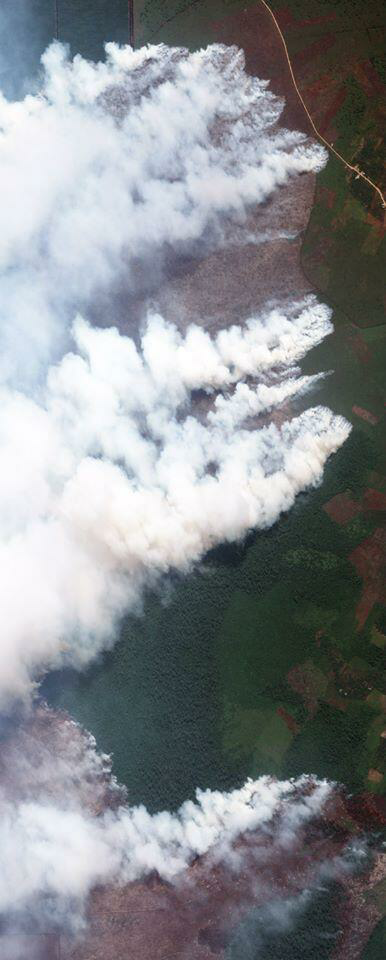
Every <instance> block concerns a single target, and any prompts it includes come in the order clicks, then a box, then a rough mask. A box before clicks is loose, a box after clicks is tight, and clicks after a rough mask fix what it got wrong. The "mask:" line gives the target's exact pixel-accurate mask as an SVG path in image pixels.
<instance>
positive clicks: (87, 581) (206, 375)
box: [0, 299, 348, 703]
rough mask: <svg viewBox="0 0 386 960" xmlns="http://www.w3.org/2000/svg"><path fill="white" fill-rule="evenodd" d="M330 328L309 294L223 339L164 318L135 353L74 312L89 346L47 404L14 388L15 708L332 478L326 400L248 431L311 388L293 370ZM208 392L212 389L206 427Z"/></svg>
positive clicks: (7, 579)
mask: <svg viewBox="0 0 386 960" xmlns="http://www.w3.org/2000/svg"><path fill="white" fill-rule="evenodd" d="M330 329H331V327H330V323H329V319H328V311H327V310H326V308H324V307H321V306H320V305H318V304H317V303H316V302H315V301H314V300H313V299H310V300H307V301H306V302H305V303H303V304H298V305H297V306H294V307H293V310H292V316H290V317H288V316H286V315H285V314H284V313H281V312H280V311H279V310H278V309H275V310H273V311H270V312H269V313H268V314H267V315H266V316H263V317H260V318H256V319H252V320H251V321H250V322H249V323H248V324H247V326H246V327H245V328H243V329H242V328H239V327H238V328H236V327H233V328H230V329H228V330H223V331H221V332H220V333H219V334H218V335H217V337H216V338H215V339H211V338H210V337H209V336H208V334H206V333H205V332H204V331H203V330H202V329H200V328H197V327H190V328H189V329H188V331H187V333H186V336H185V337H183V336H181V335H180V334H179V333H178V331H177V330H176V328H175V327H173V326H171V325H169V324H167V323H166V322H165V321H164V320H163V319H162V318H161V317H159V316H153V317H150V318H149V321H148V325H147V328H146V330H145V332H144V334H143V337H142V341H141V348H140V349H139V350H137V349H136V347H135V345H134V342H133V341H132V340H131V339H129V338H127V337H122V336H120V334H119V333H118V331H117V330H116V329H111V328H110V329H108V330H101V329H96V328H92V327H91V326H89V325H88V324H87V323H86V322H85V321H84V320H82V319H80V318H78V319H77V321H76V323H75V325H74V330H73V333H74V339H75V344H76V347H77V352H76V353H75V352H74V353H69V354H66V356H65V357H64V358H63V359H62V361H61V362H60V363H59V364H58V365H56V366H54V367H52V368H50V370H49V371H48V376H47V381H46V385H45V387H44V388H43V389H42V391H41V395H40V398H39V402H37V401H35V400H33V399H31V398H29V397H26V396H25V395H22V394H21V393H19V392H15V391H11V390H9V389H4V390H3V392H2V398H1V399H2V425H1V439H0V442H1V456H2V472H1V478H0V522H1V532H2V545H1V567H2V571H3V572H2V577H1V582H0V609H1V611H2V617H3V622H4V623H5V624H7V627H6V631H5V634H4V638H3V644H2V650H1V687H0V691H1V694H2V697H3V703H4V702H6V701H7V698H8V697H9V696H12V695H16V696H25V695H26V694H27V695H28V690H29V686H30V681H31V678H33V676H34V675H36V674H37V673H38V671H39V670H40V669H42V668H47V667H52V666H58V665H60V663H63V662H64V663H66V662H70V663H73V664H75V665H78V666H82V665H83V664H85V663H87V662H88V661H89V660H90V659H91V658H92V657H93V656H94V655H95V654H96V653H97V652H98V650H100V649H101V647H102V646H103V645H105V644H108V643H110V642H111V640H112V638H113V635H114V628H115V626H116V621H117V617H119V616H120V615H121V614H122V613H123V612H124V611H125V610H127V609H128V608H129V607H132V608H133V607H135V606H136V605H137V604H138V601H139V600H140V597H141V591H142V589H143V587H144V586H145V585H146V584H148V583H149V582H150V583H151V582H152V581H153V580H154V577H156V576H159V575H160V574H163V573H165V572H167V571H169V570H171V569H177V570H181V571H186V570H188V569H189V567H190V566H191V564H192V563H193V562H194V561H196V560H198V559H199V558H200V557H201V556H202V555H203V554H204V553H205V551H207V550H209V549H210V548H211V547H213V546H214V545H216V544H217V543H220V542H223V541H233V540H237V539H239V538H240V537H242V536H243V535H245V533H246V532H247V531H248V530H250V529H252V528H253V527H267V526H269V525H271V524H272V523H273V522H274V521H275V520H276V519H277V517H278V516H279V514H280V512H281V511H282V510H285V509H288V508H289V507H291V505H292V504H293V501H294V498H295V496H296V494H297V493H298V492H299V491H300V490H304V489H306V488H307V487H309V486H310V485H314V484H316V483H318V482H319V481H320V480H321V477H322V473H323V467H324V464H325V461H326V459H327V457H328V456H329V455H330V454H331V453H332V452H333V451H335V450H336V449H337V448H338V447H339V446H340V444H341V443H342V442H343V440H344V439H345V437H346V436H347V433H348V425H347V424H346V422H345V421H343V420H342V419H341V418H338V417H334V416H333V415H332V414H331V413H330V412H329V411H328V410H327V409H325V408H321V407H316V408H311V409H309V410H306V411H305V412H304V413H302V414H301V415H300V416H298V417H296V418H294V419H292V420H290V421H289V422H285V423H284V424H283V425H282V426H281V427H278V426H275V425H274V424H273V423H271V424H270V425H266V426H264V427H261V428H260V429H259V430H247V429H243V427H242V424H243V421H245V419H246V418H248V417H250V416H251V415H254V416H255V415H256V414H261V413H262V412H266V411H268V410H270V409H272V408H273V407H275V406H276V405H277V404H278V403H281V402H283V401H284V400H288V399H289V398H291V397H293V396H294V395H295V394H296V393H297V392H298V393H299V392H300V393H301V392H304V391H305V390H306V389H310V387H311V386H312V385H313V383H314V379H315V378H313V377H304V376H303V377H302V376H298V375H297V373H296V369H295V368H294V367H293V361H294V360H297V359H299V357H300V356H301V355H302V354H304V352H305V351H306V350H307V349H308V348H309V347H310V345H311V344H315V343H317V342H319V340H320V339H322V337H323V336H325V334H326V333H328V332H329V330H330ZM278 366H280V368H281V373H280V377H279V378H278V376H277V373H276V371H277V368H278ZM252 375H253V376H254V377H255V378H256V377H258V382H257V384H256V383H255V384H254V385H253V386H249V385H247V384H246V383H244V382H243V380H244V378H245V377H246V376H249V377H252ZM234 384H236V389H235V390H234V391H233V392H232V389H231V388H232V386H233V385H234ZM198 389H205V390H207V391H216V393H215V394H214V395H213V396H214V403H213V405H212V409H211V410H210V412H209V414H208V416H207V419H206V421H205V418H204V422H200V420H199V419H198V416H194V415H193V413H192V406H191V401H192V394H193V392H194V391H197V390H198ZM219 391H221V392H219ZM226 391H227V392H226ZM20 464H23V467H22V469H21V470H20ZM20 597H23V603H20Z"/></svg>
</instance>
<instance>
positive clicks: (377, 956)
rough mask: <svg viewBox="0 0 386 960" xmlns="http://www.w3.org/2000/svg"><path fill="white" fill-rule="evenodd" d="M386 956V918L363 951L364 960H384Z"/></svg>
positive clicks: (377, 927)
mask: <svg viewBox="0 0 386 960" xmlns="http://www.w3.org/2000/svg"><path fill="white" fill-rule="evenodd" d="M385 954H386V917H383V919H382V920H380V921H379V923H378V924H377V926H376V928H375V930H374V931H373V933H372V934H371V937H370V939H369V941H368V943H367V945H366V947H365V949H364V951H363V954H362V960H383V958H384V956H385Z"/></svg>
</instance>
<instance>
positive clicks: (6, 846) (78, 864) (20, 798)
mask: <svg viewBox="0 0 386 960" xmlns="http://www.w3.org/2000/svg"><path fill="white" fill-rule="evenodd" d="M71 726H73V725H71V724H68V722H65V723H64V724H63V729H62V730H61V731H60V737H61V738H62V739H60V737H59V741H58V742H57V743H56V750H57V751H59V752H58V753H55V754H53V753H52V752H51V751H50V750H47V749H46V748H44V747H42V746H40V748H39V743H38V744H36V742H32V743H31V744H30V752H29V754H27V753H24V754H23V753H20V746H21V744H20V743H19V744H18V750H17V751H16V753H15V752H14V753H12V751H11V753H9V755H8V757H7V762H8V767H10V765H11V762H12V759H14V760H15V765H16V768H15V771H12V772H11V773H10V775H9V783H8V784H7V783H6V784H4V783H3V784H2V785H1V788H0V851H1V870H0V913H3V914H7V913H13V914H14V913H16V912H18V911H25V910H27V909H28V910H32V915H33V913H34V911H36V916H37V917H39V916H40V917H42V918H43V919H44V916H45V910H46V911H47V916H49V915H50V912H51V915H52V916H56V917H57V918H59V917H60V915H61V912H62V913H63V914H64V915H66V911H67V910H68V904H69V902H70V901H71V902H72V904H73V906H72V910H73V914H74V920H79V919H80V918H81V914H82V910H83V907H84V903H85V900H86V898H87V894H88V893H89V892H90V891H91V890H92V889H93V887H95V886H96V885H97V884H101V883H102V884H107V883H115V884H117V883H118V884H126V883H130V882H133V881H135V880H137V879H139V878H142V877H145V876H147V875H149V874H151V873H154V872H155V873H157V874H158V876H160V877H161V878H164V879H166V880H167V881H170V882H171V881H174V880H175V879H177V878H178V877H179V876H180V875H181V874H182V873H183V872H184V871H185V870H186V868H187V867H188V866H189V864H190V863H191V862H192V861H193V860H194V859H195V858H196V857H198V856H199V857H201V856H203V855H207V854H209V853H210V854H211V856H214V857H215V859H216V861H222V860H224V859H226V860H227V862H228V863H229V865H231V864H232V851H233V844H234V843H235V842H236V841H237V838H238V837H240V835H246V834H253V833H254V832H256V831H260V832H261V831H263V834H262V842H263V843H264V845H266V844H267V840H268V841H270V838H271V839H272V840H273V838H274V842H275V845H277V844H279V845H282V847H283V851H285V850H286V849H288V847H289V846H291V844H292V843H294V842H296V840H297V839H298V838H299V833H300V830H301V828H302V827H303V826H304V825H305V824H306V823H307V822H308V821H309V820H312V819H315V818H317V817H318V816H320V815H321V814H322V812H323V809H324V807H325V804H326V801H327V799H328V798H329V796H330V795H331V789H332V788H331V786H330V785H329V784H328V783H327V782H325V781H320V782H319V781H317V780H315V779H314V778H311V777H301V778H299V779H298V780H296V781H292V780H291V781H290V780H289V781H281V782H280V781H276V780H273V779H271V778H269V777H261V778H260V779H259V780H256V781H253V780H248V781H247V782H246V783H245V784H244V785H243V786H242V787H240V788H238V789H235V790H232V791H230V792H225V793H222V792H220V791H216V790H215V791H211V790H197V792H196V800H195V801H191V800H188V801H186V802H185V803H183V805H182V806H181V807H180V809H179V810H178V811H177V812H176V813H169V812H167V811H162V812H160V813H157V814H153V815H151V814H149V812H148V811H147V810H146V808H145V807H143V806H139V807H129V806H127V805H124V804H123V805H122V804H121V805H119V806H117V805H115V809H114V807H111V808H110V809H109V808H107V809H106V806H105V805H104V808H103V804H102V811H101V812H99V815H95V814H96V811H95V810H94V811H92V810H90V805H91V803H92V801H91V799H90V798H91V797H92V793H93V791H94V792H95V794H96V796H97V797H99V798H101V796H102V792H103V781H104V780H106V779H107V781H109V758H106V757H99V756H98V754H97V753H96V751H95V749H94V744H93V741H92V739H91V740H87V739H86V738H83V736H82V737H81V738H80V737H79V732H78V731H77V729H74V731H72V730H71V729H69V727H71ZM24 746H25V745H24ZM60 751H62V753H60ZM74 760H75V763H74ZM89 788H90V790H89ZM112 790H113V791H114V790H117V794H118V798H119V791H118V788H117V787H116V785H115V783H114V781H113V782H112ZM88 791H89V792H88ZM15 793H16V795H17V796H16V799H15ZM235 862H236V861H235Z"/></svg>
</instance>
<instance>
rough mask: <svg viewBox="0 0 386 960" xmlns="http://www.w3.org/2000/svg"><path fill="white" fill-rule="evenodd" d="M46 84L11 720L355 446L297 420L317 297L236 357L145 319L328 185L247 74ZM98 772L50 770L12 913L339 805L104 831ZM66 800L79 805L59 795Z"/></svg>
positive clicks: (7, 695)
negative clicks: (185, 273)
mask: <svg viewBox="0 0 386 960" xmlns="http://www.w3.org/2000/svg"><path fill="white" fill-rule="evenodd" d="M43 63H44V68H45V79H44V84H43V87H42V90H41V93H40V94H39V95H38V96H28V97H27V98H26V99H25V100H24V101H23V102H20V103H10V102H8V101H7V100H5V99H1V100H0V131H1V132H0V202H1V209H2V214H3V223H2V229H1V231H0V269H1V276H0V293H1V307H0V311H1V334H0V345H1V408H2V415H1V423H0V456H1V471H0V537H1V545H0V558H1V561H0V562H1V577H0V614H1V622H2V624H3V637H2V645H1V653H0V704H1V707H2V708H5V707H7V706H8V705H9V703H10V702H12V700H13V699H14V698H15V697H16V698H22V699H23V700H27V701H28V699H29V697H30V694H31V691H32V690H33V684H34V682H35V681H36V680H37V679H38V678H39V675H41V673H42V671H44V670H46V669H49V668H52V667H54V666H55V667H58V666H60V665H61V664H67V663H70V664H73V665H75V666H78V667H82V666H83V665H85V664H87V663H88V662H89V661H90V660H91V659H92V658H93V657H94V656H95V655H96V654H97V653H98V651H100V650H101V649H102V648H103V647H104V646H106V645H109V644H111V643H112V642H113V640H114V637H115V635H116V630H117V624H118V621H119V618H120V617H121V616H122V615H123V614H124V613H125V612H126V611H127V610H129V609H131V610H136V609H140V603H141V597H142V595H143V591H144V589H145V588H146V587H147V586H149V585H150V586H151V585H152V584H154V583H155V582H156V580H157V578H160V577H162V576H163V575H165V574H166V573H168V571H171V570H178V571H182V572H184V571H188V570H189V569H190V567H191V565H192V564H194V563H195V562H196V561H197V560H198V559H199V558H200V557H201V556H202V555H203V554H204V553H205V552H206V551H207V550H209V549H210V548H212V547H213V546H215V545H216V544H219V543H221V542H224V541H235V540H238V539H241V538H243V537H244V536H245V535H246V533H247V532H248V531H249V530H251V529H253V528H263V527H268V526H270V525H271V524H272V523H274V522H275V520H276V519H277V518H278V517H279V515H280V513H281V512H282V511H283V510H287V509H289V508H290V507H291V506H292V504H293V502H294V499H295V497H296V495H297V494H298V493H299V492H300V491H302V490H305V489H307V488H309V487H311V486H313V485H315V484H318V483H319V482H320V481H321V479H322V475H323V468H324V465H325V462H326V460H327V458H328V457H329V456H330V454H332V453H333V452H334V451H336V450H337V449H338V447H339V446H340V445H341V444H342V443H343V441H344V440H345V438H346V437H347V435H348V432H349V425H348V424H347V423H346V422H345V421H344V420H343V419H342V418H341V417H336V416H334V415H333V414H332V413H331V412H330V411H329V410H328V409H326V408H324V407H318V406H316V407H312V408H308V409H305V410H304V411H303V412H301V413H300V414H299V412H297V415H295V410H291V409H290V406H289V405H290V403H294V402H295V398H298V397H299V396H301V395H303V394H305V393H306V392H307V391H310V390H312V389H314V388H315V387H316V385H317V381H318V379H319V377H317V376H316V377H315V376H314V377H306V376H303V375H302V374H301V371H300V370H299V368H298V366H297V364H298V363H299V361H300V360H301V359H302V357H304V356H305V354H306V353H307V351H309V350H310V349H311V348H313V347H314V346H316V345H317V344H319V343H320V342H321V341H322V340H323V338H324V337H325V336H327V335H328V334H330V333H331V330H332V326H331V321H330V311H329V310H328V308H327V307H325V306H323V305H320V304H319V303H318V302H317V300H316V299H315V298H314V297H313V296H308V297H306V298H303V299H301V300H298V301H291V302H289V301H288V302H286V303H282V304H280V303H277V302H276V303H275V302H274V301H273V300H272V302H271V303H269V304H267V306H266V308H265V309H264V310H263V311H260V312H259V313H258V314H254V313H253V312H252V313H251V316H250V318H249V319H248V321H247V322H244V323H243V325H239V326H232V327H231V328H224V329H221V330H219V331H218V332H217V333H215V334H213V335H212V336H209V334H208V333H207V332H205V329H204V327H205V317H203V318H202V326H198V325H197V326H194V325H192V326H189V327H188V328H187V329H177V327H176V326H175V325H173V324H171V323H170V322H169V321H168V318H167V317H163V316H161V315H160V314H159V312H157V308H156V307H154V306H153V307H151V308H150V307H149V309H148V311H147V315H146V317H145V318H144V322H143V324H142V326H141V329H138V327H137V326H136V324H135V320H134V319H133V317H134V314H133V316H132V314H131V303H132V301H131V300H130V298H131V297H132V298H134V297H135V296H136V295H137V294H138V290H141V292H142V293H143V291H144V290H145V292H146V290H151V292H152V295H153V301H154V287H155V286H156V283H157V277H159V276H161V275H162V270H163V268H164V266H165V265H166V264H167V262H168V258H170V255H171V252H172V255H173V256H174V257H178V256H180V255H183V254H186V253H187V252H188V253H189V254H190V255H192V254H195V255H197V251H198V247H200V248H201V250H205V249H209V248H211V249H212V248H213V247H215V246H216V244H217V245H221V244H223V243H224V242H226V238H225V230H224V224H225V222H226V223H227V226H228V228H229V222H230V221H231V220H232V218H235V223H236V222H237V229H238V230H239V229H240V224H242V221H243V218H244V217H246V214H247V212H248V211H249V210H250V209H251V208H252V207H253V206H256V205H258V204H259V203H262V202H264V201H265V200H266V199H267V198H268V197H269V196H270V195H271V194H273V193H274V191H276V190H278V188H280V187H281V186H282V185H283V184H285V183H286V181H287V180H288V179H289V178H290V177H291V176H294V175H297V174H301V173H302V172H307V171H315V170H318V169H319V168H320V167H321V166H322V165H323V163H324V160H325V156H324V153H323V151H322V150H321V149H320V148H319V147H318V146H316V145H315V144H313V143H311V142H310V141H309V140H307V139H306V138H305V137H304V136H302V135H301V134H298V133H293V132H289V131H287V130H283V129H281V128H280V127H279V125H278V121H279V117H280V112H281V109H282V104H281V103H280V101H279V100H278V99H277V98H276V97H274V96H273V95H272V94H271V93H270V92H269V91H268V90H267V84H266V83H265V82H263V81H260V80H257V79H256V78H252V77H248V76H247V75H246V74H245V71H244V60H243V55H242V53H241V52H240V51H238V50H236V49H235V48H230V49H226V48H224V47H222V46H214V47H211V48H208V49H207V50H205V51H200V52H199V53H195V54H188V53H187V51H184V50H170V49H168V48H166V47H164V46H160V47H149V48H146V49H144V50H140V51H136V52H133V51H131V50H130V49H119V48H117V47H115V46H114V45H108V47H107V61H106V63H103V64H102V63H101V64H97V65H91V64H89V63H87V62H85V61H83V60H82V59H81V58H80V57H77V58H75V60H74V62H73V63H71V62H69V61H68V59H67V58H66V54H65V51H64V50H63V48H62V47H60V46H59V45H54V46H52V47H51V48H49V50H48V51H47V52H46V54H45V56H44V58H43ZM27 145H28V149H27ZM224 238H225V240H224ZM248 242H249V241H248ZM122 291H124V295H125V297H126V301H127V309H126V313H125V320H124V324H123V330H122V322H121V320H120V321H119V325H120V329H118V327H117V326H116V325H115V319H114V309H115V304H116V302H117V299H118V294H119V298H120V302H121V300H122ZM155 299H156V298H155ZM101 303H103V304H108V311H107V315H106V316H101V311H100V304H101ZM96 318H97V319H98V322H99V326H95V325H93V322H94V321H95V319H96ZM116 322H117V323H118V321H116ZM181 327H182V328H183V324H181ZM303 403H304V401H303ZM283 404H286V405H287V406H286V414H285V416H283V411H281V412H280V415H278V410H277V408H278V407H279V406H281V405H283ZM74 766H75V768H76V769H78V773H77V776H78V780H79V783H83V781H84V779H86V780H87V774H85V771H84V767H83V765H82V763H81V764H80V766H79V767H78V768H77V764H76V763H75V764H71V765H70V767H68V766H66V765H65V766H64V767H63V766H62V767H61V769H60V771H59V767H58V766H56V767H55V765H54V766H51V765H50V764H49V765H48V770H49V776H48V777H46V778H45V780H44V784H45V786H44V789H43V788H42V789H39V790H35V793H34V792H33V791H32V795H31V792H28V791H27V792H26V795H25V796H17V798H16V802H15V798H14V797H13V798H12V797H9V796H7V795H6V794H3V796H2V798H1V814H2V819H1V828H0V849H1V861H2V870H1V872H0V910H7V909H11V908H12V907H15V902H14V897H15V891H17V902H16V907H18V906H19V905H20V907H22V906H23V905H28V904H29V903H30V902H31V901H32V900H33V899H34V897H39V896H41V895H42V894H43V895H44V896H45V897H46V898H48V900H49V898H50V897H54V898H55V897H62V898H64V899H65V900H66V899H68V898H73V897H75V898H78V899H80V900H82V898H83V897H84V896H85V895H86V894H87V892H88V891H89V890H90V889H91V888H92V887H93V886H94V885H95V884H96V883H100V882H102V883H106V882H108V881H114V882H120V883H122V882H128V881H130V880H133V879H135V878H137V877H139V876H143V875H146V874H147V873H150V872H152V871H158V873H159V875H160V876H162V877H165V878H167V879H172V878H173V877H175V876H176V875H178V874H179V873H180V872H181V871H183V870H184V868H185V867H186V866H187V865H188V864H189V863H190V862H191V861H192V859H193V858H194V857H196V856H198V855H202V854H207V853H208V852H209V851H217V854H218V853H219V851H220V852H221V855H222V853H223V852H224V850H228V852H229V849H230V846H231V845H232V843H233V842H234V841H235V839H236V838H237V837H238V836H239V835H240V834H241V833H244V832H245V831H252V830H255V829H257V827H260V826H262V825H264V827H266V828H267V829H269V825H270V824H273V823H275V831H276V833H277V836H278V837H279V839H280V842H283V843H284V842H286V841H287V840H288V839H289V838H290V837H291V836H292V834H293V833H296V830H297V826H298V824H299V823H300V822H304V821H305V820H307V818H309V817H312V816H313V815H314V814H315V813H316V812H317V811H319V810H320V808H321V806H322V805H323V802H324V799H325V796H326V793H328V787H327V786H326V785H325V784H320V783H317V782H309V781H304V780H302V781H300V783H299V782H298V783H296V784H295V783H293V782H286V783H277V782H274V781H272V780H269V779H267V778H263V779H262V780H260V781H257V782H252V781H248V782H247V783H246V784H245V785H244V787H242V788H241V789H238V790H235V791H232V792H231V793H228V794H221V793H218V792H214V793H211V792H209V791H198V793H197V800H196V802H195V803H193V802H190V801H189V802H187V803H185V804H184V805H183V806H182V808H181V809H180V811H179V812H178V813H177V814H175V815H174V814H168V813H160V814H157V815H155V816H150V815H149V814H148V813H147V811H146V810H145V809H144V808H142V807H139V808H136V809H131V808H129V807H124V806H120V807H119V809H118V810H115V811H114V810H109V811H106V810H104V811H103V812H102V813H101V815H100V816H99V817H95V816H92V815H91V814H90V813H88V812H87V810H86V809H85V808H84V806H83V805H82V803H81V801H80V799H79V796H78V798H77V799H76V798H75V799H74V797H75V794H76V791H75V793H74V776H75V774H74V769H73V768H74ZM60 778H62V780H61V779H60ZM43 779H44V778H43ZM55 780H56V781H58V782H62V781H63V784H64V786H63V791H62V794H63V796H64V797H67V801H66V802H64V801H63V799H61V800H59V799H58V798H55V797H54V798H53V797H51V796H50V788H49V787H48V784H49V783H51V782H52V781H55ZM278 823H279V827H278V826H277V824H278ZM217 854H216V855H217Z"/></svg>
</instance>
